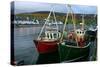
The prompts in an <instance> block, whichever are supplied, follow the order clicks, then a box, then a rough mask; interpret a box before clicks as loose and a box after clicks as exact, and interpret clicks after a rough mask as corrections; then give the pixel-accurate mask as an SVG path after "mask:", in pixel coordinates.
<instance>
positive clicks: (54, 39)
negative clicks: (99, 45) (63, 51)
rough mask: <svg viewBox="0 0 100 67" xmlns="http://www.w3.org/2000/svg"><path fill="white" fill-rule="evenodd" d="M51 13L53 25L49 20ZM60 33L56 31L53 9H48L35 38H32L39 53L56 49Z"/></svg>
mask: <svg viewBox="0 0 100 67" xmlns="http://www.w3.org/2000/svg"><path fill="white" fill-rule="evenodd" d="M51 13H53V16H54V22H55V23H56V24H55V25H54V24H53V25H52V22H51V21H50V20H51V19H50V16H51ZM60 35H61V33H60V32H59V31H58V24H57V21H56V16H55V13H54V11H53V10H51V11H50V13H49V15H48V17H47V19H46V21H45V23H44V25H43V27H42V28H41V31H40V33H39V36H38V38H37V39H35V40H34V43H35V45H36V48H37V50H38V52H39V53H40V54H44V53H50V52H54V51H57V49H58V46H57V43H58V42H59V39H60Z"/></svg>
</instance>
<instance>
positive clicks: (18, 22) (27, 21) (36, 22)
mask: <svg viewBox="0 0 100 67" xmlns="http://www.w3.org/2000/svg"><path fill="white" fill-rule="evenodd" d="M44 22H45V20H44V21H39V20H30V21H29V20H14V22H13V24H44ZM56 23H57V24H63V22H61V21H56V22H54V21H53V20H51V21H48V24H56Z"/></svg>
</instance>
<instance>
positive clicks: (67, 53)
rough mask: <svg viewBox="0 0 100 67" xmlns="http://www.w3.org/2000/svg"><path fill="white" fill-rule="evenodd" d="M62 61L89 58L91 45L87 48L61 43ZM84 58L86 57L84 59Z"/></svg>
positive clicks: (59, 46)
mask: <svg viewBox="0 0 100 67" xmlns="http://www.w3.org/2000/svg"><path fill="white" fill-rule="evenodd" d="M58 48H59V49H58V50H59V54H60V62H65V61H66V62H71V61H77V60H80V61H82V60H87V58H88V55H89V46H87V47H85V48H74V47H69V46H66V45H62V44H59V45H58ZM82 58H84V59H82Z"/></svg>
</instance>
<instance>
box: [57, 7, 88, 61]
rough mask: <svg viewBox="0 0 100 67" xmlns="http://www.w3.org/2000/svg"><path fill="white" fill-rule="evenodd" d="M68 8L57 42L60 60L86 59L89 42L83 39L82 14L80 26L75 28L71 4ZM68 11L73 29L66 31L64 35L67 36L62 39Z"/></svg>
mask: <svg viewBox="0 0 100 67" xmlns="http://www.w3.org/2000/svg"><path fill="white" fill-rule="evenodd" d="M68 8H69V10H70V11H69V12H68V13H67V15H66V19H65V23H64V28H63V33H62V36H61V39H60V43H59V44H58V51H59V56H60V62H72V61H77V60H81V61H82V60H85V61H86V60H87V58H88V55H89V46H90V43H89V42H88V41H86V40H85V35H86V34H85V32H86V30H84V16H82V23H80V25H81V28H79V29H76V23H75V15H73V11H72V9H71V5H68ZM69 13H70V15H71V16H72V22H73V27H74V30H73V31H71V32H68V34H67V35H66V37H67V38H65V39H64V32H65V28H66V24H67V21H68V16H69Z"/></svg>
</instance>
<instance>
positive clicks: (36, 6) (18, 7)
mask: <svg viewBox="0 0 100 67" xmlns="http://www.w3.org/2000/svg"><path fill="white" fill-rule="evenodd" d="M71 7H72V10H73V12H74V13H81V14H96V13H97V7H96V6H82V5H71ZM52 8H53V10H54V11H55V12H61V13H66V12H67V9H68V8H67V5H65V4H54V3H40V2H30V1H15V2H14V9H15V14H17V13H27V12H37V11H50V10H51V9H52Z"/></svg>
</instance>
